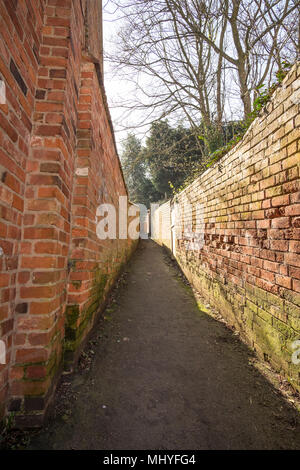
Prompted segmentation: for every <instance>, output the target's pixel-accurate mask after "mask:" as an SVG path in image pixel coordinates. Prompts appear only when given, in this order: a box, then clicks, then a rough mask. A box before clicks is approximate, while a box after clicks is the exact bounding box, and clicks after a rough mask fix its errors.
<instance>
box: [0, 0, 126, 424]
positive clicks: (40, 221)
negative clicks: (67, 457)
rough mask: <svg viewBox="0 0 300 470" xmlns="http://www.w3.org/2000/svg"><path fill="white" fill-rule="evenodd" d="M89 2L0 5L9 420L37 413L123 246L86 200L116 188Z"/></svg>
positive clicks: (113, 196)
mask: <svg viewBox="0 0 300 470" xmlns="http://www.w3.org/2000/svg"><path fill="white" fill-rule="evenodd" d="M90 6H92V8H93V11H94V10H95V11H97V12H99V11H101V1H100V0H93V1H92V2H90V3H89V0H76V1H71V0H39V1H35V2H31V1H30V0H24V1H22V2H21V1H18V0H5V1H3V2H1V4H0V14H1V17H0V21H1V25H0V35H1V37H0V79H2V80H3V81H4V82H5V85H6V98H7V100H6V104H3V105H0V172H1V183H0V211H1V212H0V247H1V248H2V250H3V254H2V256H1V257H0V270H1V273H0V297H1V305H0V339H1V340H4V341H5V344H6V347H7V354H6V364H4V365H0V406H1V410H0V414H1V415H2V414H3V413H4V412H5V411H8V412H14V413H15V414H16V418H17V422H18V424H20V425H21V424H25V425H30V424H32V425H35V424H39V423H40V422H41V421H42V419H43V417H44V414H45V410H46V409H47V407H48V404H49V402H50V400H51V396H52V393H53V390H54V388H55V384H56V382H57V379H58V377H59V376H60V373H61V370H62V367H63V362H64V359H65V362H66V363H67V365H68V368H70V365H71V363H72V361H73V360H74V359H75V358H76V355H77V354H78V351H79V347H80V345H82V344H83V341H84V339H85V338H86V335H87V333H88V331H89V330H90V329H91V327H92V325H93V322H94V320H95V315H96V313H97V311H99V309H100V308H101V307H103V305H104V303H105V298H106V296H107V295H106V294H107V292H108V290H109V288H110V287H111V285H112V283H113V281H114V279H115V278H116V276H117V274H118V272H119V270H120V268H121V266H122V264H123V263H124V262H125V261H126V260H127V259H128V256H129V255H130V252H131V250H132V249H133V245H134V244H133V243H130V242H129V241H127V240H122V241H121V240H105V241H102V242H100V240H98V238H97V236H96V223H95V219H96V209H97V206H98V205H99V204H101V203H102V202H110V203H114V204H116V202H117V200H118V197H119V195H126V194H127V192H126V187H125V184H124V180H123V175H122V172H121V169H120V163H119V159H118V156H117V153H116V149H115V144H114V137H113V133H112V128H111V124H110V117H109V112H108V109H107V105H106V100H105V93H104V90H103V86H102V75H101V70H102V64H101V62H99V61H97V60H98V59H99V60H101V57H102V44H100V43H99V45H98V51H97V45H96V44H95V43H94V42H93V44H92V46H91V44H90V42H89V41H91V40H93V38H95V37H101V24H99V14H98V15H91V14H90V10H89V7H90ZM88 31H89V34H87V32H88ZM91 50H92V51H93V55H91V53H90V51H91Z"/></svg>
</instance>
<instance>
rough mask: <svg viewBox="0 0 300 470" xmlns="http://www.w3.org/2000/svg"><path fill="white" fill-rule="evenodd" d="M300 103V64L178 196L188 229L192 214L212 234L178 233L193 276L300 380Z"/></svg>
mask: <svg viewBox="0 0 300 470" xmlns="http://www.w3.org/2000/svg"><path fill="white" fill-rule="evenodd" d="M299 109H300V65H299V64H298V65H295V66H294V68H293V69H292V71H291V72H290V73H289V75H288V76H287V77H286V79H285V80H284V83H283V85H282V86H281V87H280V88H279V89H278V90H277V91H276V92H275V94H274V96H273V98H272V101H271V102H270V103H269V104H268V105H267V107H266V110H265V111H264V112H263V113H262V115H261V117H259V118H257V119H256V120H255V122H254V123H253V124H252V126H251V128H250V129H249V130H248V132H247V134H246V135H245V137H244V139H243V140H242V141H241V142H240V143H239V145H238V146H237V147H235V148H234V149H233V150H232V151H231V152H229V153H228V154H227V155H225V156H224V157H223V158H222V159H221V161H220V162H219V164H216V165H215V166H214V167H213V168H210V169H208V170H207V171H206V172H205V173H203V174H202V175H201V176H200V177H199V178H198V179H196V180H195V181H194V182H193V184H191V185H190V186H188V187H187V188H186V189H185V190H184V191H183V192H182V193H180V194H179V195H178V196H177V197H176V198H175V199H174V200H173V201H172V203H173V204H176V202H177V203H178V205H179V207H180V208H181V209H182V210H181V214H182V213H183V212H184V211H183V207H184V205H185V204H186V203H189V204H190V209H187V210H186V211H185V213H183V215H181V216H180V217H179V218H178V219H177V230H178V232H179V233H180V234H182V233H183V223H184V221H185V222H186V224H188V222H189V221H191V220H192V221H193V227H192V228H193V230H194V231H195V232H198V234H202V236H203V237H204V245H203V247H202V248H201V249H197V246H192V245H191V242H193V238H190V237H186V236H184V235H183V236H182V239H179V240H178V241H177V246H176V251H175V255H176V258H177V260H178V262H179V264H180V266H181V268H182V269H183V271H184V272H185V274H186V275H187V277H188V279H189V280H190V281H191V283H192V284H193V285H194V286H195V287H196V288H197V289H198V290H199V291H200V292H201V293H202V295H203V297H204V298H205V299H207V301H208V302H210V303H211V305H213V306H214V307H216V308H218V309H219V311H220V312H221V314H222V315H223V316H224V317H226V318H227V319H228V321H229V322H230V323H231V324H233V325H235V327H236V328H237V329H238V330H239V331H240V332H241V335H242V336H243V337H244V338H245V340H246V341H247V342H248V343H249V344H250V345H251V346H252V347H253V348H255V350H256V351H257V352H258V353H259V354H260V355H261V356H262V357H264V358H265V359H266V360H268V361H270V362H271V363H272V364H273V366H274V367H275V368H276V369H277V370H279V371H281V372H282V373H284V374H285V375H286V376H287V377H289V379H290V381H291V382H292V383H293V385H294V386H295V387H298V388H300V379H299V366H297V365H295V364H293V363H292V352H293V349H292V343H293V341H294V340H296V339H299V337H300V182H299V164H300V148H299V146H300V143H299V136H300V130H299V129H300V115H299ZM197 204H198V205H199V209H200V210H199V213H200V214H201V212H202V218H200V220H199V221H198V226H197V227H196V225H195V224H196V221H195V212H196V205H197ZM163 212H165V211H161V213H163ZM189 214H192V218H189ZM169 219H170V215H167V222H166V223H165V224H166V225H168V224H169ZM157 241H158V242H159V243H163V241H162V240H161V239H158V240H157ZM200 241H201V240H200ZM191 248H192V249H191Z"/></svg>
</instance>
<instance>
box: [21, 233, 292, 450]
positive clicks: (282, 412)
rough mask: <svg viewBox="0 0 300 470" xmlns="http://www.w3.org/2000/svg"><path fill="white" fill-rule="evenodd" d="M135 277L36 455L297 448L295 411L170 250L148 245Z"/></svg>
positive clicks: (135, 262)
mask: <svg viewBox="0 0 300 470" xmlns="http://www.w3.org/2000/svg"><path fill="white" fill-rule="evenodd" d="M127 269H128V275H127V277H126V286H124V287H122V288H121V292H120V295H119V298H118V302H117V307H116V308H115V310H114V311H113V312H111V311H110V309H108V310H107V311H106V313H105V318H106V320H105V321H104V323H103V325H102V326H101V329H99V328H98V329H97V327H96V329H95V332H94V336H97V335H98V337H99V334H100V333H101V335H100V336H101V338H100V340H99V342H98V343H97V345H96V346H95V347H94V348H93V349H94V352H95V354H94V359H93V362H92V365H91V367H90V369H89V371H88V372H86V373H80V372H78V371H77V372H75V373H74V374H73V375H72V376H67V377H65V378H64V380H65V381H69V382H70V385H69V389H70V388H71V389H72V391H73V392H74V396H76V398H77V399H76V400H75V399H74V400H71V403H70V412H69V414H68V409H67V407H66V409H65V414H63V415H60V416H57V417H56V418H55V419H54V420H53V419H52V421H51V420H50V424H49V425H48V426H47V427H46V428H44V429H43V430H41V431H39V432H38V434H37V435H35V436H34V438H33V439H32V441H31V444H30V448H31V449H75V450H76V449H105V450H110V449H123V450H124V449H131V450H137V449H158V450H168V449H286V448H288V449H299V448H300V432H299V431H300V425H299V418H298V416H297V412H296V411H295V409H293V408H292V407H291V406H290V405H289V404H288V403H287V401H285V400H284V398H283V397H282V396H281V395H280V394H279V392H277V391H276V390H275V389H274V388H273V386H272V385H271V384H270V383H269V382H268V381H267V380H266V378H265V377H263V376H262V375H261V374H260V373H259V372H258V370H257V369H255V368H254V367H253V366H252V365H251V358H252V356H253V354H252V353H251V352H250V350H248V349H247V348H246V346H245V345H244V344H242V343H241V342H240V340H239V339H238V338H237V337H236V336H235V335H233V333H232V332H231V331H230V330H229V329H227V328H226V327H225V325H223V324H222V323H219V322H217V321H216V320H214V319H213V318H212V317H210V316H208V315H207V314H205V313H202V312H201V311H199V309H198V307H197V304H196V302H195V300H194V297H193V294H192V291H191V290H190V288H188V287H187V286H185V285H184V283H183V282H182V280H181V279H180V278H179V276H178V272H177V270H176V269H175V268H174V266H173V265H172V264H171V263H170V262H168V258H167V255H166V254H165V253H164V251H163V250H162V248H160V247H159V246H158V245H156V244H155V243H154V242H152V241H147V242H146V241H144V242H142V243H141V244H140V246H139V248H138V250H137V252H136V253H135V255H134V256H133V259H132V261H131V262H130V264H129V266H128V268H127ZM69 393H70V390H69ZM71 396H72V393H71ZM58 399H59V396H58V397H57V398H56V402H57V400H58Z"/></svg>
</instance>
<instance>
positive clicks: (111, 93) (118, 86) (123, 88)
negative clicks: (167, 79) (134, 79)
mask: <svg viewBox="0 0 300 470" xmlns="http://www.w3.org/2000/svg"><path fill="white" fill-rule="evenodd" d="M121 24H122V19H118V13H117V12H114V9H113V8H112V6H111V4H110V2H109V0H108V1H107V2H106V3H104V8H103V46H104V55H105V52H109V51H110V50H113V44H112V41H113V40H115V39H116V37H117V30H118V29H119V28H120V26H121ZM140 80H141V81H142V80H143V78H142V77H141V78H140ZM141 81H140V82H139V83H141ZM104 85H105V90H106V94H107V99H108V105H109V109H110V113H111V117H112V122H113V126H114V130H115V136H116V142H117V146H118V151H119V154H121V153H122V140H124V139H125V138H126V137H127V134H128V133H129V132H132V133H134V134H135V135H136V136H137V137H138V138H140V139H142V140H144V139H145V136H146V133H147V131H148V128H149V126H145V127H138V126H140V125H141V123H142V122H143V119H144V118H145V114H144V113H145V112H142V111H141V112H138V111H135V112H131V113H130V114H129V113H128V111H126V110H124V109H122V108H121V106H120V105H119V103H120V102H122V101H124V98H125V99H129V98H130V96H136V94H137V91H136V88H135V87H134V85H133V84H132V83H130V82H128V81H126V80H124V79H123V78H122V79H120V78H119V77H118V74H117V73H116V72H115V71H114V70H113V67H112V65H111V64H109V63H108V62H107V61H106V60H104ZM124 127H127V129H125V130H124ZM128 127H132V128H130V129H128Z"/></svg>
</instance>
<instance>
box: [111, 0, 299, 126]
mask: <svg viewBox="0 0 300 470" xmlns="http://www.w3.org/2000/svg"><path fill="white" fill-rule="evenodd" d="M110 3H113V4H114V5H116V7H117V8H118V11H119V12H121V14H122V15H123V25H122V28H121V29H120V31H119V34H118V38H117V41H116V43H117V44H116V46H117V48H116V50H115V52H114V53H113V54H110V55H109V57H108V58H109V60H110V61H111V62H112V63H113V64H114V66H115V67H116V68H117V70H118V73H121V75H120V76H121V77H125V78H127V79H129V80H132V81H133V82H134V83H135V87H136V98H137V99H136V100H131V101H130V102H128V101H126V100H124V106H125V107H127V109H132V110H136V109H143V110H145V112H146V111H148V114H147V119H148V121H149V122H151V121H153V120H155V119H156V120H158V119H161V118H165V117H167V116H171V117H173V118H174V117H175V118H176V119H178V120H180V119H185V120H186V121H187V122H188V123H189V125H190V127H191V128H194V129H196V130H198V129H199V126H200V124H201V125H202V126H203V127H204V133H208V132H209V130H210V129H211V128H212V127H213V126H215V127H216V126H217V127H218V128H219V129H220V128H221V126H222V122H223V121H224V119H226V118H227V116H226V114H227V111H228V108H229V105H230V103H231V99H232V97H234V98H238V99H239V100H240V102H241V104H242V107H241V108H242V110H243V116H244V117H246V116H247V115H248V114H249V113H250V112H251V109H252V103H253V99H254V98H255V90H256V88H257V87H258V86H259V85H261V84H262V83H264V82H265V81H270V80H271V76H272V74H273V72H274V69H275V68H277V69H280V68H281V67H282V63H283V61H286V60H288V61H290V62H293V61H294V60H295V59H296V58H297V56H298V55H299V36H300V33H299V2H298V1H297V0H273V1H271V0H251V1H250V0H232V1H229V0H208V1H199V0H135V1H132V2H131V1H130V0H110ZM295 31H296V35H295ZM143 77H144V78H143Z"/></svg>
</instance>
